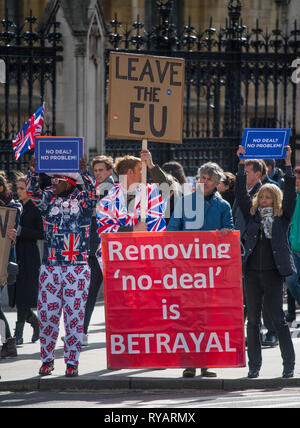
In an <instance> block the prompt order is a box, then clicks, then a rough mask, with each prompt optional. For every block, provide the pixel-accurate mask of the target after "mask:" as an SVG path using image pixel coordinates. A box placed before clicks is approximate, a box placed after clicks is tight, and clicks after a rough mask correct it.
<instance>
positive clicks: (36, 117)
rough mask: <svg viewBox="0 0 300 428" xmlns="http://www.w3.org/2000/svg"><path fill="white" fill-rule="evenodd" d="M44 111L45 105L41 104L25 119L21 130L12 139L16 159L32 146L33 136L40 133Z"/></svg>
mask: <svg viewBox="0 0 300 428" xmlns="http://www.w3.org/2000/svg"><path fill="white" fill-rule="evenodd" d="M44 111H45V105H44V104H43V105H42V106H41V107H40V108H39V109H38V110H37V111H36V112H35V113H34V114H33V115H32V116H31V118H30V119H28V120H27V122H26V123H25V125H24V126H23V128H22V129H21V131H20V132H19V133H18V135H17V136H16V138H15V139H14V140H13V150H14V154H15V158H16V160H18V159H19V157H20V156H22V155H23V154H24V153H25V152H27V151H28V150H30V149H33V148H34V137H35V136H38V135H41V133H42V128H43V123H44Z"/></svg>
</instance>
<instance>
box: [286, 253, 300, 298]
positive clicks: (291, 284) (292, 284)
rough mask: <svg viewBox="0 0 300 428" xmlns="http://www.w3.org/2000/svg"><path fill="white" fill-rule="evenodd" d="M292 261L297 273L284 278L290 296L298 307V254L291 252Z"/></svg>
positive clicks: (299, 285) (299, 276) (299, 255)
mask: <svg viewBox="0 0 300 428" xmlns="http://www.w3.org/2000/svg"><path fill="white" fill-rule="evenodd" d="M292 254H293V259H294V263H295V266H296V269H297V273H295V274H294V275H290V276H287V277H286V278H285V280H286V284H287V286H288V289H289V290H290V292H291V294H292V296H293V297H294V299H295V300H296V301H297V303H298V305H300V284H299V278H300V253H299V252H296V251H293V252H292Z"/></svg>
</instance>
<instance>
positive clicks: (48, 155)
mask: <svg viewBox="0 0 300 428" xmlns="http://www.w3.org/2000/svg"><path fill="white" fill-rule="evenodd" d="M83 144H84V140H83V138H79V137H35V158H36V166H35V171H36V172H37V173H40V172H45V173H57V174H61V173H64V172H79V171H80V170H79V160H80V158H82V157H83Z"/></svg>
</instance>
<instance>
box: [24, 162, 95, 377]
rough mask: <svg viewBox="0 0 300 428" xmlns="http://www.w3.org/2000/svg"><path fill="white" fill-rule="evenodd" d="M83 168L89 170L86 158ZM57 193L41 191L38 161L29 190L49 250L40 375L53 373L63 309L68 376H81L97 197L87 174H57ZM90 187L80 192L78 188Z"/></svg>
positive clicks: (41, 304)
mask: <svg viewBox="0 0 300 428" xmlns="http://www.w3.org/2000/svg"><path fill="white" fill-rule="evenodd" d="M79 167H80V169H82V170H84V171H85V170H86V166H85V161H84V160H83V159H82V160H81V161H80V164H79ZM51 181H52V189H50V190H49V189H48V190H44V191H41V190H40V188H39V177H38V175H36V174H35V159H34V158H33V159H32V161H31V164H30V171H29V172H28V182H27V190H28V193H29V194H30V196H31V199H32V200H33V201H34V203H35V204H36V205H37V207H38V208H39V209H40V210H41V214H42V217H43V220H44V224H45V246H44V256H43V260H42V266H41V269H40V287H39V298H38V316H39V322H40V327H41V337H40V341H41V359H42V363H43V364H42V367H41V369H40V372H39V373H40V375H41V376H47V375H49V374H51V372H52V371H53V370H54V358H55V346H56V341H57V338H58V333H59V322H60V316H61V311H62V310H63V311H64V320H65V330H66V335H65V339H64V343H65V363H66V365H67V369H66V376H67V377H74V376H78V360H79V355H80V351H81V346H82V336H83V322H84V314H85V306H86V301H87V296H88V288H89V281H90V268H89V266H88V264H87V259H88V254H89V228H90V222H91V217H92V213H93V210H94V208H95V201H96V196H95V195H94V196H93V197H91V193H93V192H95V188H94V186H93V185H92V183H91V182H90V180H89V178H88V176H87V175H86V174H84V173H82V174H79V173H77V174H76V173H75V174H71V173H69V174H67V173H65V174H63V175H61V174H55V175H54V176H52V179H51ZM83 183H84V184H85V187H86V190H85V191H80V190H79V189H78V188H77V187H76V186H77V184H83Z"/></svg>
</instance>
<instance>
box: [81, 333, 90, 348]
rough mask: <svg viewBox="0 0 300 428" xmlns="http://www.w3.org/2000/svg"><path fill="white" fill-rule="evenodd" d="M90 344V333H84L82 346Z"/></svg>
mask: <svg viewBox="0 0 300 428" xmlns="http://www.w3.org/2000/svg"><path fill="white" fill-rule="evenodd" d="M88 344H89V341H88V335H87V334H84V333H83V338H82V346H88Z"/></svg>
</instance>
